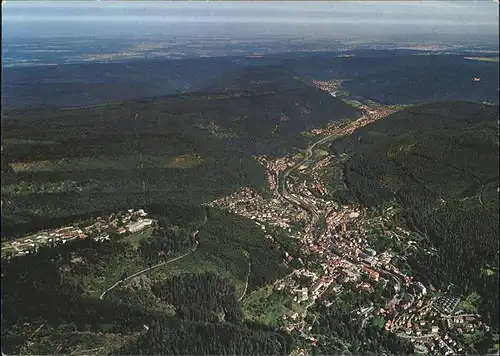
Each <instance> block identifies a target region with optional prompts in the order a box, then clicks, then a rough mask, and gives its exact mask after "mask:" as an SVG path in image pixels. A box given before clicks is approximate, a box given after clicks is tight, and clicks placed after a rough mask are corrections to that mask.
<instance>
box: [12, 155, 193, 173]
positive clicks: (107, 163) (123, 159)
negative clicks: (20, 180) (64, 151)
mask: <svg viewBox="0 0 500 356" xmlns="http://www.w3.org/2000/svg"><path fill="white" fill-rule="evenodd" d="M140 162H141V159H140V156H139V155H128V156H99V157H82V158H74V159H65V158H63V159H60V160H55V161H34V162H15V163H10V166H11V167H12V169H13V170H14V171H15V172H69V171H86V170H92V169H102V170H108V169H113V170H126V169H133V168H139V167H140ZM143 162H144V166H145V167H147V168H153V167H154V168H181V169H186V168H192V167H195V166H198V165H199V164H201V163H202V162H203V159H202V158H201V157H200V156H198V155H195V154H183V155H178V156H144V157H143Z"/></svg>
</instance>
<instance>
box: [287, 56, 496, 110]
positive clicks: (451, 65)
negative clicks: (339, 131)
mask: <svg viewBox="0 0 500 356" xmlns="http://www.w3.org/2000/svg"><path fill="white" fill-rule="evenodd" d="M381 53H382V54H386V55H385V56H382V55H381ZM387 54H390V51H365V52H364V53H363V52H356V51H353V53H352V56H344V57H339V56H334V55H331V56H325V55H317V56H310V57H297V58H292V59H286V60H284V61H283V62H282V65H283V67H284V68H286V69H288V70H290V71H293V72H295V73H297V75H298V76H300V77H301V78H304V79H309V80H313V79H315V80H342V81H343V82H342V89H343V91H344V92H346V93H348V95H349V98H350V99H354V100H360V101H368V100H373V101H375V102H378V103H382V104H386V105H394V104H419V103H426V102H430V101H442V100H464V101H473V102H479V103H481V102H483V101H487V102H490V103H495V104H498V87H499V80H498V78H499V66H498V62H497V63H494V62H481V61H477V60H470V59H467V58H465V56H464V55H441V54H429V53H427V54H426V53H420V54H419V55H416V53H414V54H410V53H408V54H405V53H404V51H397V52H393V55H387ZM473 78H479V81H474V80H473Z"/></svg>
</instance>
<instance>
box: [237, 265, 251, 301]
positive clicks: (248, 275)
mask: <svg viewBox="0 0 500 356" xmlns="http://www.w3.org/2000/svg"><path fill="white" fill-rule="evenodd" d="M251 271H252V261H248V272H247V278H246V281H245V289H244V290H243V294H242V295H241V297H240V299H238V300H239V301H240V302H241V301H242V300H243V298H244V297H245V294H247V289H248V279H249V278H250V272H251Z"/></svg>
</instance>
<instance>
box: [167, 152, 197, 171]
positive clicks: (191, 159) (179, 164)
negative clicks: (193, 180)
mask: <svg viewBox="0 0 500 356" xmlns="http://www.w3.org/2000/svg"><path fill="white" fill-rule="evenodd" d="M202 162H203V159H202V158H201V157H200V156H198V155H193V154H184V155H180V156H174V157H171V158H170V160H169V163H167V165H166V166H165V167H166V168H182V169H187V168H193V167H196V166H198V165H200V164H201V163H202Z"/></svg>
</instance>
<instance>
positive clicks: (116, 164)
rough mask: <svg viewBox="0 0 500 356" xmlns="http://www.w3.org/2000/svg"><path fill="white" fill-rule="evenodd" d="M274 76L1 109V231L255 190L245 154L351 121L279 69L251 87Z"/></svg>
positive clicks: (260, 178) (352, 112)
mask: <svg viewBox="0 0 500 356" xmlns="http://www.w3.org/2000/svg"><path fill="white" fill-rule="evenodd" d="M235 74H237V75H235ZM240 74H241V75H242V78H247V79H248V81H247V82H245V81H244V80H243V81H242V80H241V78H240V77H239V75H240ZM254 75H255V77H254ZM277 75H278V73H277V71H276V69H275V68H274V67H270V68H266V67H263V68H261V69H259V72H258V73H257V74H254V71H253V69H250V70H248V71H247V70H242V71H239V72H237V73H232V72H228V74H227V75H226V76H225V77H224V78H222V79H221V81H222V80H223V81H227V82H228V83H236V84H237V85H236V86H235V87H233V88H231V89H227V90H223V91H222V92H218V93H217V92H212V93H190V94H182V95H171V96H167V97H156V98H146V99H137V100H130V101H124V102H120V103H115V104H109V105H104V106H97V107H90V108H79V109H69V110H68V109H54V108H52V109H51V108H44V109H30V110H10V111H9V110H5V111H4V115H3V121H2V129H3V132H2V135H3V142H2V144H3V151H2V195H3V198H4V202H3V216H2V219H3V220H2V222H3V225H2V233H3V234H5V235H9V234H11V233H12V232H13V231H17V232H19V231H24V229H35V228H37V227H39V226H41V225H43V224H45V222H44V221H50V220H51V219H54V218H64V217H74V216H77V215H80V214H89V213H93V212H96V211H107V210H113V209H119V208H125V207H127V206H137V205H142V206H144V205H146V204H147V203H148V204H149V203H194V204H199V203H203V202H206V201H209V200H212V199H215V198H217V197H220V196H223V195H226V194H228V193H230V192H233V191H234V190H236V189H238V188H239V187H241V186H251V187H254V188H255V189H262V188H263V186H264V181H265V177H264V171H263V168H262V166H261V165H259V164H258V163H257V162H255V160H254V159H253V158H252V155H254V154H269V155H275V156H280V155H283V154H285V153H289V152H292V151H294V149H299V148H302V147H305V146H307V144H308V140H307V139H306V138H305V137H304V136H303V135H302V132H303V131H305V130H310V129H311V128H313V127H318V126H325V125H326V124H327V123H328V122H330V121H334V120H340V119H356V118H358V117H359V116H360V115H361V113H360V111H359V110H358V109H356V108H354V107H352V106H350V105H348V104H346V103H345V102H343V101H341V100H338V99H336V98H333V97H332V96H330V95H329V94H328V93H326V92H324V91H321V90H320V89H318V88H316V87H313V86H311V85H309V84H307V83H304V82H302V81H298V80H296V79H294V77H293V75H291V74H290V73H287V72H279V76H278V78H277V79H278V80H277V81H275V82H274V83H268V82H259V81H260V80H261V79H262V78H263V77H265V78H272V77H273V76H277ZM252 78H255V80H254V79H252ZM249 83H250V84H249ZM292 83H293V85H292ZM214 90H215V89H214ZM141 167H143V168H141ZM144 190H145V192H144Z"/></svg>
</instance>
